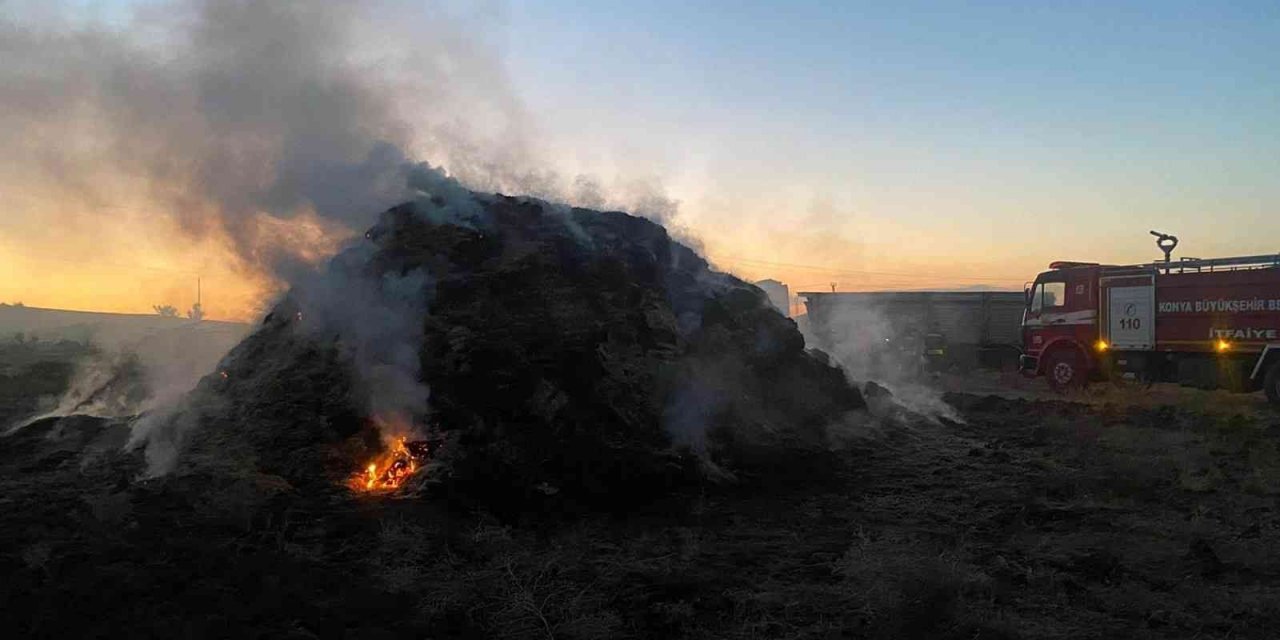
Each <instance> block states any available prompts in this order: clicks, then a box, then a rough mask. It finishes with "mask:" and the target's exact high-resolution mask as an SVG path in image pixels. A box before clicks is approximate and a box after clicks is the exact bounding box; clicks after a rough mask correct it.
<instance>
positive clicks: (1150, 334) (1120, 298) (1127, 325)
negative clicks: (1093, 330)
mask: <svg viewBox="0 0 1280 640" xmlns="http://www.w3.org/2000/svg"><path fill="white" fill-rule="evenodd" d="M1103 291H1104V292H1105V294H1104V297H1103V302H1104V304H1103V314H1104V315H1105V316H1106V319H1105V320H1104V321H1103V325H1102V326H1103V331H1104V332H1105V333H1104V335H1103V336H1102V339H1103V340H1105V341H1106V342H1107V344H1109V345H1111V348H1113V349H1120V350H1127V351H1150V350H1152V349H1155V346H1156V344H1155V343H1156V337H1155V336H1156V332H1155V330H1156V322H1155V320H1156V317H1155V308H1156V304H1155V300H1156V288H1155V282H1154V281H1153V279H1152V276H1149V275H1147V276H1128V277H1124V278H1109V279H1104V280H1103Z"/></svg>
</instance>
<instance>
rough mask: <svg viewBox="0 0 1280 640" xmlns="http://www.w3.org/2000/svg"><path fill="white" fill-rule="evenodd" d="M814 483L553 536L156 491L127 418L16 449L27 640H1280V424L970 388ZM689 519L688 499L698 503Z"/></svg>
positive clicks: (326, 500)
mask: <svg viewBox="0 0 1280 640" xmlns="http://www.w3.org/2000/svg"><path fill="white" fill-rule="evenodd" d="M948 399H949V401H950V402H951V403H953V404H954V405H955V406H956V407H957V409H958V410H959V411H960V412H961V413H962V414H963V415H964V417H965V418H966V420H967V424H963V425H962V424H941V425H939V424H935V423H930V422H921V423H918V424H914V425H900V426H897V427H886V428H885V430H884V431H883V432H881V433H880V434H879V435H878V436H877V437H876V438H875V439H874V440H873V441H868V442H867V443H866V444H865V445H862V446H859V447H855V448H853V449H851V450H850V451H849V455H850V464H849V465H848V466H847V467H846V468H845V470H844V471H843V472H841V473H839V474H835V475H834V476H833V475H826V476H824V477H823V478H822V480H821V481H820V482H813V483H810V484H808V485H790V486H771V487H770V486H765V487H761V486H752V487H725V486H707V487H702V488H691V489H688V490H685V491H684V492H682V493H680V494H678V495H677V496H675V498H673V500H675V501H674V502H666V503H655V504H653V505H650V506H649V507H648V508H645V509H638V510H636V511H635V512H634V513H631V514H629V515H628V516H626V517H622V516H608V515H595V516H593V515H580V516H579V517H576V518H572V519H569V520H564V519H562V520H560V521H558V522H556V523H554V524H551V523H547V522H543V523H542V524H541V525H540V526H533V525H524V526H521V525H511V524H505V523H503V522H502V521H501V520H500V519H499V518H497V517H494V516H492V515H490V514H487V513H486V512H484V511H482V510H472V511H461V510H458V509H451V508H447V507H445V506H444V505H441V504H439V503H434V502H430V501H428V502H423V501H421V500H403V499H400V500H397V499H391V498H386V497H384V498H378V499H372V500H370V499H363V498H362V499H354V498H353V497H352V496H351V495H350V494H348V493H346V492H344V491H342V490H339V489H333V490H329V491H322V492H315V491H311V492H303V491H298V490H296V489H289V488H288V487H286V486H283V485H281V484H280V483H279V482H272V481H271V479H270V478H268V477H265V476H261V477H249V478H241V479H238V480H231V479H222V480H220V481H217V482H216V484H210V482H211V480H210V479H209V478H196V477H186V478H181V479H168V480H165V481H152V482H138V481H137V479H136V474H137V473H138V472H140V471H141V469H142V466H143V462H142V460H141V458H140V456H136V455H127V454H123V453H121V452H120V450H119V445H120V444H121V443H122V442H123V440H124V438H125V437H126V436H127V431H126V430H125V427H124V425H122V424H118V423H107V422H103V421H98V420H91V419H68V420H63V421H61V422H58V421H48V422H44V423H40V424H37V425H34V426H33V427H31V428H29V429H27V430H24V431H23V432H21V433H19V434H18V435H16V436H13V437H11V438H10V439H8V440H7V441H6V442H5V447H4V449H3V454H2V455H0V478H3V480H0V482H3V485H4V486H3V494H2V495H3V497H2V498H0V500H2V501H3V503H4V513H5V517H4V519H3V521H2V523H0V549H3V550H4V553H3V555H0V563H2V564H3V566H2V567H0V568H2V569H3V573H4V575H5V576H7V579H6V580H5V581H4V584H3V586H0V602H2V603H3V606H2V607H0V610H2V611H3V612H4V614H3V615H4V616H5V620H3V621H2V623H3V626H4V627H5V628H7V629H15V630H19V632H20V634H22V635H26V636H29V637H66V636H68V635H72V636H81V637H92V636H106V635H119V634H121V633H126V634H128V635H131V636H133V637H160V636H169V637H172V636H174V635H180V636H191V637H200V636H202V635H206V636H226V635H235V636H267V637H300V638H301V637H405V636H418V637H422V636H428V637H442V636H443V637H449V636H453V637H461V636H472V637H481V636H490V637H543V638H545V637H564V638H575V637H576V638H593V637H594V638H603V637H741V638H754V637H886V638H888V637H920V638H925V637H928V638H938V637H942V638H947V637H950V638H975V637H977V638H1055V637H1057V638H1119V637H1125V638H1135V637H1136V638H1141V637H1150V638H1167V637H1174V638H1179V637H1180V638H1193V637H1228V636H1229V637H1233V638H1236V637H1253V638H1267V637H1271V634H1272V632H1273V630H1274V628H1275V626H1276V625H1277V624H1280V607H1277V605H1276V603H1277V602H1280V565H1278V564H1277V563H1276V562H1275V558H1274V554H1271V553H1270V550H1271V549H1274V548H1275V546H1276V544H1277V543H1280V517H1278V516H1277V513H1276V496H1277V493H1278V492H1280V453H1278V452H1277V448H1276V446H1277V445H1276V443H1277V436H1278V435H1280V421H1278V420H1276V419H1275V418H1274V416H1267V415H1265V414H1259V415H1253V416H1248V415H1241V416H1238V417H1233V416H1226V417H1222V416H1213V415H1206V414H1204V413H1198V412H1192V411H1186V410H1180V409H1178V408H1176V407H1168V408H1158V409H1148V408H1126V407H1121V406H1111V407H1103V408H1096V407H1087V406H1084V405H1078V404H1068V403H1062V402H1044V401H1020V400H1005V399H999V398H994V397H977V396H965V395H953V396H950V397H949V398H948ZM673 504H678V505H680V506H679V508H672V506H673Z"/></svg>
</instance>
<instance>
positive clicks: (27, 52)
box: [0, 0, 678, 466]
mask: <svg viewBox="0 0 1280 640" xmlns="http://www.w3.org/2000/svg"><path fill="white" fill-rule="evenodd" d="M76 8H77V5H74V4H57V3H53V4H48V3H38V4H37V3H11V4H6V5H3V6H0V55H2V56H4V57H5V59H6V63H5V64H3V65H0V145H3V146H4V147H5V149H6V155H7V156H8V157H10V158H21V161H20V162H19V163H11V164H0V180H12V181H14V182H23V181H27V182H32V183H37V182H38V183H41V184H56V185H59V188H60V189H62V190H63V192H64V195H65V194H66V193H74V194H75V195H76V198H77V200H78V201H79V202H88V203H94V202H111V201H112V198H113V197H114V196H115V194H118V193H119V192H120V190H121V188H122V185H123V186H124V187H127V189H126V190H127V191H128V192H129V193H131V194H133V193H135V192H137V193H140V194H141V195H138V196H137V197H139V198H141V199H142V200H145V201H147V202H149V203H151V204H152V205H154V206H153V207H152V208H154V209H157V210H163V211H165V212H167V215H169V216H171V217H172V218H173V219H174V220H175V221H176V222H178V223H179V227H180V228H181V229H183V230H184V231H185V232H186V233H188V234H190V235H191V236H192V238H210V237H212V238H218V239H220V240H221V241H222V242H224V243H225V245H226V247H227V248H228V250H229V252H230V253H231V254H232V255H233V256H234V258H235V260H236V261H238V263H239V265H240V266H241V267H242V268H243V269H244V270H245V271H246V272H249V273H253V274H257V275H260V276H265V277H266V278H268V279H269V280H272V281H274V282H275V283H276V284H277V285H278V286H280V288H281V289H283V288H284V287H285V285H293V286H294V289H295V292H296V300H297V302H298V303H299V304H300V305H301V307H302V313H303V317H304V319H305V324H304V326H305V327H307V328H308V330H311V331H315V332H316V333H317V335H327V334H335V333H336V334H341V340H342V344H343V345H344V348H346V349H347V350H348V355H350V357H351V360H352V362H353V365H354V366H355V368H356V370H357V374H358V377H359V378H360V380H361V382H362V384H363V387H364V390H365V391H366V393H367V396H368V402H369V410H370V411H374V412H377V411H387V412H391V413H395V414H416V413H420V412H421V411H422V410H423V409H424V407H423V406H421V403H422V402H425V399H426V397H427V396H426V390H425V389H422V388H421V387H420V385H419V383H418V378H419V377H420V375H419V374H420V371H418V367H419V365H418V363H417V362H416V358H417V355H416V354H417V353H418V350H417V348H416V347H417V342H415V340H420V334H421V327H420V326H416V325H415V323H416V322H419V321H420V320H421V318H422V312H423V311H424V310H425V308H426V305H427V304H428V303H429V300H428V296H429V282H430V278H429V275H428V274H408V275H405V276H403V277H402V278H401V279H399V280H395V281H390V280H382V279H378V278H369V277H366V276H364V275H360V271H359V270H358V269H355V268H353V267H350V265H346V266H344V265H345V262H343V261H345V260H347V259H348V258H347V257H344V258H343V259H342V260H340V261H338V263H336V264H338V266H335V267H331V268H329V269H327V270H324V271H317V268H316V265H317V264H320V263H322V262H323V261H324V259H325V258H326V257H327V256H328V254H330V253H332V252H333V251H334V250H335V249H336V248H337V247H338V246H340V245H342V244H343V239H344V238H350V237H352V236H355V235H356V234H358V233H359V231H361V230H363V229H364V228H366V227H368V226H369V225H370V224H371V223H372V222H373V220H374V218H375V216H376V215H377V214H378V213H379V212H381V211H382V210H384V209H386V208H387V207H389V206H391V205H393V204H396V203H398V202H401V201H403V200H406V199H409V198H411V197H413V196H414V195H415V194H417V193H419V192H427V193H430V194H432V195H441V196H442V197H445V198H446V200H448V201H449V202H450V206H452V207H465V206H466V203H467V202H469V200H470V196H469V195H467V196H466V197H465V198H464V197H461V193H460V192H461V191H462V190H463V189H464V186H465V187H466V188H472V189H477V190H482V191H503V192H507V193H522V194H529V195H533V196H537V197H542V198H545V199H548V200H560V201H568V202H573V201H574V200H575V199H579V200H580V201H581V202H582V203H583V204H589V205H592V206H605V207H617V208H626V209H630V210H633V211H636V212H637V213H641V214H645V215H648V216H650V217H653V218H655V219H657V220H660V221H664V222H670V220H671V219H672V217H673V216H674V215H675V213H676V210H677V207H678V203H676V202H675V201H674V200H672V199H671V198H669V197H667V196H666V195H665V193H664V191H663V190H662V188H661V186H660V185H658V184H657V183H654V182H643V181H642V182H636V183H620V185H619V186H618V187H617V188H614V189H605V188H602V187H601V186H600V183H599V182H598V181H597V180H594V179H592V178H589V177H579V178H576V179H568V178H566V177H564V176H561V175H560V174H558V173H557V172H556V171H555V170H554V169H550V168H547V167H545V166H543V165H544V162H545V156H544V155H542V154H541V153H540V152H539V150H538V149H537V148H536V146H535V145H534V144H533V142H532V140H534V139H535V138H536V135H535V134H534V131H535V128H534V127H533V125H532V124H531V118H530V117H529V115H528V114H527V113H526V112H525V110H524V108H523V106H522V105H521V104H520V101H519V99H518V98H517V97H516V94H515V92H514V91H513V89H512V88H511V85H510V82H509V80H508V78H507V76H506V71H505V68H504V65H503V63H502V55H501V49H500V47H498V46H497V45H496V43H495V40H496V38H495V37H494V36H493V26H492V25H494V24H497V25H501V23H502V15H501V10H500V7H495V6H493V5H483V6H482V7H481V8H479V9H463V8H461V7H459V6H457V5H455V4H454V3H450V2H444V1H434V0H429V1H426V2H413V3H410V2H403V1H397V0H367V1H360V2H310V1H307V2H302V1H295V2H285V1H276V0H170V1H161V2H143V3H139V4H138V5H136V6H135V9H134V11H133V12H132V13H131V14H130V15H128V16H126V17H122V18H116V19H114V20H112V21H96V22H95V21H92V20H83V19H78V18H74V17H73V16H75V15H76V11H75V9H76ZM426 160H430V161H431V162H432V163H434V164H435V165H436V166H435V167H433V166H432V165H430V164H427V163H426V162H425V161H426ZM610 193H614V194H615V195H609V194H610ZM459 213H460V212H457V211H453V212H450V213H448V214H447V215H456V214H459ZM48 215H49V216H51V217H56V216H58V215H59V214H57V213H50V214H48ZM101 215H111V214H109V213H108V214H101ZM465 218H466V216H465V215H460V216H459V217H458V218H456V219H459V220H463V219H465ZM50 223H51V224H56V223H57V222H56V221H54V220H51V221H50ZM351 251H352V252H351V253H350V256H349V257H350V258H351V259H358V258H359V257H360V256H362V255H363V254H362V253H360V252H361V251H364V249H361V248H360V247H359V245H357V246H356V247H355V248H354V249H352V250H351ZM166 366H167V365H165V364H163V363H162V364H160V365H159V371H160V372H161V375H155V376H152V377H155V378H157V379H163V380H173V381H178V380H181V381H183V384H184V385H185V386H184V387H183V390H184V391H185V390H186V389H189V388H190V383H192V382H193V379H188V377H187V376H169V375H164V374H163V372H164V371H165V367H166ZM178 395H180V393H170V392H168V391H166V392H165V393H162V394H159V395H158V396H157V397H159V398H165V399H170V400H171V399H173V398H174V397H176V396H178ZM147 409H149V410H150V413H149V414H148V417H147V418H146V419H145V420H143V421H141V422H140V423H139V426H138V428H137V429H136V430H135V438H134V444H139V443H140V442H142V441H146V442H157V443H162V445H157V446H162V448H163V453H157V454H155V455H154V456H153V457H154V458H155V459H156V460H161V463H158V464H160V466H163V461H165V460H170V459H171V458H172V456H171V454H170V452H171V451H172V450H174V449H176V447H177V446H178V445H179V444H180V442H181V440H182V434H183V433H184V429H182V428H179V427H177V426H175V427H173V429H172V431H170V432H165V430H164V429H162V428H160V427H159V426H157V425H162V424H164V423H165V416H169V415H170V414H173V413H174V411H173V409H174V407H172V406H167V407H166V406H162V404H161V403H157V404H153V405H149V406H148V407H147ZM184 415H185V414H184ZM169 422H171V423H174V424H176V423H177V422H184V424H186V423H190V422H191V420H190V417H189V416H187V417H185V418H183V419H182V420H177V419H174V420H170V421H169ZM149 455H150V452H149Z"/></svg>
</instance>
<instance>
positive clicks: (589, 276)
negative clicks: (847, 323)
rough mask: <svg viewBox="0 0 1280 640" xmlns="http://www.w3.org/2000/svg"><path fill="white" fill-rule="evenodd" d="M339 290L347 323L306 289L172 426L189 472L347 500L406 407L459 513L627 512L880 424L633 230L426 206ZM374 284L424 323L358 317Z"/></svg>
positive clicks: (693, 264)
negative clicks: (483, 508)
mask: <svg viewBox="0 0 1280 640" xmlns="http://www.w3.org/2000/svg"><path fill="white" fill-rule="evenodd" d="M321 277H322V278H324V279H327V281H328V282H329V283H333V282H337V283H339V284H338V285H336V286H332V285H331V286H330V291H331V292H336V296H330V297H331V298H332V297H336V298H337V301H336V302H335V301H334V300H332V299H330V300H328V301H327V302H326V304H324V305H316V304H314V300H309V299H308V295H307V294H306V293H305V289H306V288H305V287H303V286H301V285H300V286H298V287H295V290H294V291H293V292H292V293H291V294H290V295H289V296H287V297H286V299H284V300H283V301H282V302H281V303H280V304H279V305H278V306H277V307H276V308H275V309H274V310H273V312H272V313H271V314H270V315H268V316H267V319H266V320H265V321H264V323H263V325H262V326H261V327H260V328H259V329H258V330H257V331H256V332H255V333H254V334H253V335H252V336H250V337H249V338H247V339H246V340H245V341H244V342H243V343H242V344H240V345H239V346H238V347H236V348H235V349H234V350H233V351H232V352H231V353H230V354H229V355H228V356H227V358H226V359H225V360H224V361H223V363H222V364H221V366H220V369H219V371H218V372H217V373H215V374H214V375H211V376H209V377H208V378H206V379H205V380H204V381H202V383H201V385H200V387H199V388H198V389H197V390H196V391H195V392H194V393H193V394H192V396H191V398H190V399H189V401H188V402H187V406H186V408H185V409H183V411H182V412H181V413H180V414H179V415H176V416H173V417H171V418H170V423H171V425H172V424H176V425H179V428H178V429H177V431H181V430H182V429H181V425H187V426H188V427H190V428H189V430H188V432H189V433H190V434H191V437H190V438H188V439H187V440H189V446H188V447H186V452H185V454H184V455H183V460H184V461H187V462H192V461H194V462H195V463H199V462H201V461H203V462H205V463H211V464H226V463H227V461H229V460H230V461H239V462H243V463H245V464H248V465H251V466H252V467H253V468H254V469H256V470H257V471H258V472H262V473H269V474H272V475H278V476H281V477H283V478H284V479H285V480H287V481H288V482H289V483H291V484H293V485H295V486H296V485H299V484H307V483H316V482H324V483H330V484H332V483H334V482H335V481H340V479H341V478H343V477H345V476H347V475H349V474H350V473H351V472H352V471H353V469H358V468H359V467H358V466H357V465H359V464H360V463H361V461H362V460H364V459H367V457H368V456H371V455H374V454H375V453H376V450H378V449H379V448H381V447H382V446H383V445H384V444H385V443H386V441H387V439H386V437H385V431H386V429H385V428H384V429H383V432H382V434H381V435H382V436H383V437H381V438H380V437H379V435H380V434H379V431H378V430H377V429H376V428H375V425H376V423H377V422H378V421H379V415H378V413H379V410H378V407H377V406H376V405H378V404H379V402H378V401H374V402H372V403H371V402H370V400H369V397H370V396H383V397H384V399H385V396H414V397H398V398H396V401H397V402H398V403H399V405H398V406H400V407H407V408H412V410H411V411H410V412H409V413H411V414H412V415H411V422H412V423H413V428H414V429H415V434H416V435H415V436H414V437H423V438H426V439H428V440H429V441H430V442H431V443H432V453H431V457H432V463H431V464H432V469H430V470H429V473H428V474H422V475H424V476H430V480H431V481H432V482H439V483H440V485H441V486H442V487H444V488H445V490H447V491H449V492H451V493H452V494H453V495H458V496H469V497H471V498H474V499H478V500H482V501H484V502H485V503H486V504H490V505H492V504H493V503H494V502H503V501H511V502H516V503H518V502H519V501H522V500H528V499H543V498H545V497H546V496H557V499H559V500H569V501H573V502H575V503H579V504H585V505H590V506H624V505H625V504H628V503H631V502H632V501H633V499H642V498H644V497H650V496H652V495H653V494H655V493H661V492H663V491H667V490H669V489H671V488H672V487H674V486H678V485H679V484H680V483H682V482H686V481H688V480H689V479H690V478H693V477H698V476H699V474H702V477H705V473H706V471H707V470H708V469H711V470H714V472H715V473H716V474H719V475H722V476H736V477H738V478H752V477H771V476H775V475H778V476H780V475H782V474H796V473H808V472H810V471H811V470H812V468H813V467H812V466H810V465H811V464H812V462H813V461H815V460H818V459H822V458H823V457H824V456H829V455H831V454H830V451H831V446H830V442H829V440H830V437H829V429H830V428H831V425H832V424H834V423H838V422H839V421H840V420H842V419H844V417H845V416H846V415H847V414H849V412H851V411H856V410H859V409H862V408H864V406H865V405H864V403H863V399H862V396H861V394H860V393H859V392H858V390H857V389H855V388H853V387H851V386H850V385H849V384H848V383H847V382H846V380H845V377H844V374H843V373H842V372H841V371H840V370H839V369H838V368H836V367H833V366H831V365H830V364H827V362H826V360H825V358H822V357H821V356H820V355H818V354H813V353H810V352H808V351H806V349H805V345H804V340H803V338H802V337H801V335H800V333H799V331H798V330H797V329H796V326H795V323H793V322H792V321H791V320H789V319H788V318H786V317H784V316H782V315H780V314H779V313H777V312H776V311H775V310H774V308H773V307H772V306H771V305H770V303H769V301H768V299H767V298H766V296H765V294H764V293H763V292H762V291H760V290H759V289H757V288H756V287H754V286H752V285H749V284H746V283H744V282H742V281H740V280H738V279H736V278H734V277H732V276H729V275H726V274H722V273H717V272H714V271H712V270H711V269H710V268H709V267H708V264H707V262H706V261H705V260H703V259H702V258H701V257H699V256H698V255H697V254H696V253H695V252H694V251H692V250H690V249H689V248H688V247H686V246H684V245H682V244H680V243H678V242H674V241H672V239H671V238H670V237H669V235H668V234H667V232H666V230H665V229H664V228H663V227H662V226H660V225H658V224H655V223H653V222H651V221H649V220H646V219H643V218H639V217H635V216H631V215H628V214H625V213H620V212H600V211H592V210H587V209H579V208H569V207H565V206H559V205H553V204H549V203H546V202H542V201H539V200H534V199H528V198H512V197H506V196H501V195H496V196H490V195H478V194H472V193H470V192H466V193H465V194H461V195H459V194H456V193H455V194H453V195H451V197H450V199H449V200H446V199H445V198H442V197H439V196H437V197H423V198H421V199H419V200H417V201H414V202H410V203H406V204H403V205H401V206H398V207H395V208H393V209H391V210H389V211H387V212H385V213H384V214H383V215H382V217H381V220H380V222H379V223H378V224H377V226H375V227H374V228H373V229H371V230H370V231H369V232H368V233H367V234H366V235H365V240H364V241H363V242H361V243H359V245H358V246H356V247H353V248H352V249H350V250H349V251H347V252H345V253H344V254H341V255H339V256H338V257H336V258H335V259H334V260H333V261H332V263H331V264H330V265H329V266H328V269H327V271H326V273H325V274H324V275H323V276H321ZM357 283H364V284H357ZM366 284H367V285H369V287H371V288H372V289H374V290H377V291H378V292H380V293H379V294H378V295H383V296H384V297H385V295H386V294H387V293H388V291H389V290H390V289H398V290H399V291H398V292H397V295H400V294H402V293H404V292H403V291H402V290H403V289H404V288H405V287H408V288H410V289H411V291H410V292H409V293H411V294H413V295H414V296H420V297H421V299H422V300H424V301H425V304H424V305H422V306H421V307H415V306H413V305H402V306H400V307H397V308H398V309H400V310H401V312H400V313H398V314H397V313H383V312H378V313H367V314H363V315H361V314H357V313H354V311H353V308H355V311H358V310H359V308H360V307H364V308H366V310H367V309H374V308H375V307H377V306H378V305H377V304H374V303H368V304H366V298H365V296H366V295H367V292H362V291H358V290H357V289H360V288H361V287H364V286H365V285H366ZM326 305H327V306H326ZM335 309H341V310H343V311H344V312H347V311H351V312H352V313H353V314H354V315H353V317H354V320H351V319H348V320H344V321H342V322H332V321H330V320H331V318H329V317H327V316H333V315H337V311H335ZM405 309H411V310H412V311H411V312H407V313H410V316H411V317H408V318H407V320H406V319H405V318H404V316H405V313H406V312H405V311H404V310H405ZM375 310H376V309H375ZM382 311H386V310H385V309H383V310H382ZM316 314H319V315H321V316H326V317H320V318H316V317H314V316H315V315H316ZM405 322H407V328H405V330H402V331H397V332H390V331H388V332H386V335H382V334H380V333H379V332H378V331H377V330H375V329H379V328H385V327H388V326H393V325H395V324H396V323H405ZM316 327H321V328H320V329H317V328H316ZM395 341H400V342H399V344H398V346H394V347H393V346H392V345H391V344H390V343H392V342H395ZM362 345H363V346H362ZM406 345H411V348H409V349H408V351H409V354H408V355H409V357H408V358H407V360H408V361H406V358H404V357H403V356H404V355H405V353H404V351H405V347H406ZM362 349H363V351H362ZM362 353H364V354H365V355H362ZM369 353H374V354H381V355H379V357H378V358H374V359H375V360H377V362H374V363H372V364H373V366H370V363H369V362H364V361H365V360H369V358H367V357H366V355H367V354H369ZM405 365H407V366H405ZM395 366H400V367H401V371H406V370H410V371H414V372H416V378H417V379H416V380H413V381H411V382H414V383H419V384H420V386H417V387H414V386H413V384H409V385H405V384H403V380H401V381H398V382H397V381H396V380H395V379H394V378H395V376H388V375H384V374H387V369H388V368H389V367H390V368H394V367H395ZM393 373H394V372H393ZM397 385H399V386H400V388H399V389H397V388H396V386H397ZM383 404H385V402H383ZM384 427H385V425H384Z"/></svg>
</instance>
